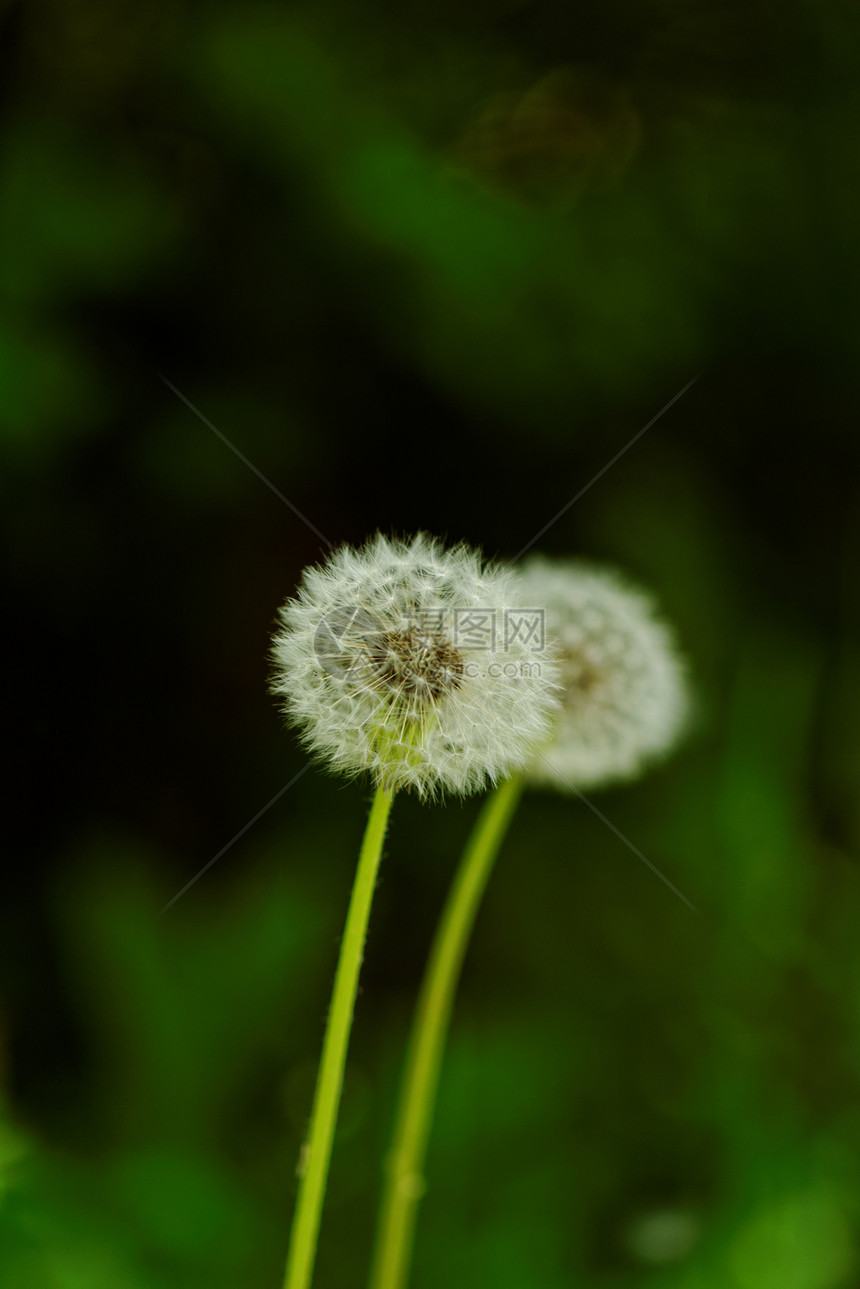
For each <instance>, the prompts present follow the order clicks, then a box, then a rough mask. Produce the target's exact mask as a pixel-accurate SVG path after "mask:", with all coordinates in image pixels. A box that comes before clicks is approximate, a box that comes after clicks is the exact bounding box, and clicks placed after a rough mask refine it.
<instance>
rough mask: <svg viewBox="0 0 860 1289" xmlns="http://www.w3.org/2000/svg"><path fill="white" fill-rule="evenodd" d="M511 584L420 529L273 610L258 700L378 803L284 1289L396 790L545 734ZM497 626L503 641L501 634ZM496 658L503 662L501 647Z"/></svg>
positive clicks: (470, 779) (493, 772) (341, 965)
mask: <svg viewBox="0 0 860 1289" xmlns="http://www.w3.org/2000/svg"><path fill="white" fill-rule="evenodd" d="M516 603H517V599H516V583H515V579H514V578H513V575H512V574H510V573H508V572H505V571H503V570H502V569H500V568H490V569H487V568H484V567H483V566H482V564H481V559H480V556H479V555H478V553H477V552H475V551H473V550H470V549H468V548H467V547H465V546H458V547H456V548H454V549H453V550H448V551H446V550H444V549H443V548H442V547H441V546H440V545H439V543H438V542H436V541H434V540H433V539H432V538H429V537H427V536H425V535H423V534H418V536H416V537H414V538H413V539H412V540H411V541H395V540H388V539H386V538H385V537H382V536H377V537H375V538H374V539H373V540H372V541H370V542H369V543H368V544H367V545H366V546H364V547H363V548H362V549H360V550H356V549H353V548H352V547H348V546H344V547H342V548H341V549H340V550H338V551H336V552H335V553H334V555H333V556H332V557H331V559H330V560H329V561H328V563H326V564H324V565H323V566H322V567H319V568H312V569H308V570H307V571H306V572H305V575H304V577H303V580H302V585H301V587H300V590H299V594H298V596H297V597H296V598H295V599H292V600H289V601H288V602H287V603H286V604H285V605H284V606H283V608H282V609H281V611H280V623H279V628H278V631H277V633H276V635H275V637H274V641H273V647H272V659H273V663H274V672H273V678H272V683H271V688H272V691H273V693H274V694H275V695H277V697H278V698H279V699H280V700H281V702H282V705H283V709H284V711H285V713H286V715H287V717H288V719H290V720H291V721H292V722H293V723H294V724H295V725H297V726H298V728H299V730H300V732H301V735H302V738H303V740H304V742H305V744H306V745H307V747H308V748H309V749H310V750H311V751H312V752H313V753H315V754H316V755H317V756H318V757H320V758H321V759H323V760H325V761H326V762H327V763H328V764H329V766H330V767H331V768H332V769H334V770H336V771H339V772H341V773H345V774H359V773H362V772H367V773H369V774H370V776H371V778H372V780H373V782H374V783H375V786H376V793H375V796H374V800H373V805H372V807H371V811H370V817H369V820H368V825H367V830H366V832H365V837H364V842H363V843H362V847H361V853H360V856H359V862H358V868H357V871H356V877H355V883H354V886H353V892H352V897H351V899H350V905H349V911H348V913H347V920H346V927H345V930H344V937H343V942H342V945H341V951H340V958H339V961H338V967H337V973H336V976H335V983H334V990H333V993H332V1002H331V1007H330V1009H329V1017H328V1023H327V1026H326V1032H325V1038H324V1041H323V1052H322V1058H321V1061H320V1070H319V1075H318V1079H317V1085H316V1091H315V1093H314V1103H313V1107H312V1110H311V1121H310V1127H309V1131H308V1139H307V1144H306V1147H305V1151H304V1155H303V1167H302V1173H301V1180H300V1183H299V1193H298V1198H297V1201H296V1209H295V1214H294V1217H293V1228H292V1234H291V1238H290V1249H289V1254H288V1259H287V1270H286V1278H285V1281H284V1284H285V1289H307V1286H308V1285H309V1284H310V1279H311V1275H312V1272H313V1263H314V1258H315V1254H316V1244H317V1236H318V1231H319V1223H320V1216H321V1212H322V1201H323V1196H324V1193H325V1186H326V1180H327V1177H328V1168H329V1160H330V1157H331V1148H332V1141H333V1137H334V1127H335V1121H336V1118H337V1110H338V1105H339V1102H340V1093H341V1087H342V1084H343V1072H344V1067H345V1063H346V1052H347V1046H348V1043H349V1032H350V1029H351V1026H352V1015H353V1010H354V1007H355V997H356V991H357V988H358V976H359V970H360V966H361V958H362V954H363V949H364V941H365V938H366V934H367V924H368V920H369V917H370V906H371V900H372V896H373V889H374V885H375V883H376V875H377V872H378V868H379V861H380V857H381V854H382V844H383V840H384V836H385V830H386V827H387V822H388V816H389V812H390V809H391V803H392V799H393V796H394V793H395V791H397V790H398V789H401V788H405V789H407V790H408V789H414V790H415V791H416V792H417V794H418V795H419V796H420V797H421V798H422V799H424V798H431V797H433V796H435V795H437V794H438V793H441V792H444V791H448V792H455V793H461V794H463V793H468V792H475V791H477V790H478V789H479V788H481V787H483V786H484V785H485V784H487V783H495V782H497V781H498V780H500V779H504V778H506V777H507V776H509V775H511V774H512V773H514V772H515V771H516V770H518V769H521V768H523V767H524V766H525V765H526V764H527V763H528V762H529V760H530V758H531V756H532V755H533V752H534V748H535V746H537V745H538V744H540V743H541V742H545V741H546V739H547V738H548V737H549V735H550V732H551V728H552V724H551V719H550V714H551V711H552V709H553V706H554V704H555V699H554V693H553V691H554V688H555V686H556V674H557V669H556V666H555V664H554V662H553V661H552V659H551V657H550V656H549V655H547V656H546V657H545V658H543V659H541V660H537V659H536V658H535V657H534V651H533V650H532V649H531V648H530V647H529V645H528V644H527V642H526V640H525V639H524V638H522V637H520V636H518V635H512V636H510V637H509V636H508V635H507V634H506V632H505V629H504V624H505V622H506V618H505V614H506V611H507V610H509V609H511V608H513V607H514V606H515V605H516ZM500 622H501V624H502V627H501V630H502V636H501V639H500V636H499V627H500ZM500 650H501V653H500Z"/></svg>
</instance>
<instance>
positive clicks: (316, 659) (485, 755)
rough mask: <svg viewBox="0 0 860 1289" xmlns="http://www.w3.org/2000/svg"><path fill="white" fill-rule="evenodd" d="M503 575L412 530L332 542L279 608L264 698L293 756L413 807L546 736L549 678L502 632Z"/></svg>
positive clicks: (472, 788)
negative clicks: (297, 737)
mask: <svg viewBox="0 0 860 1289" xmlns="http://www.w3.org/2000/svg"><path fill="white" fill-rule="evenodd" d="M517 602H518V601H517V582H516V579H515V577H514V575H513V574H512V573H511V572H510V571H507V570H503V569H501V568H489V569H487V568H483V567H482V564H481V559H480V556H479V554H478V553H477V552H476V551H473V550H470V549H469V548H468V547H466V546H457V547H455V548H454V549H451V550H444V549H443V548H442V547H441V546H440V545H439V544H438V543H437V542H436V541H434V540H433V539H432V538H429V537H427V536H425V535H423V534H419V535H418V536H416V537H414V538H413V539H412V540H411V541H408V542H405V541H393V540H388V539H387V538H385V537H382V536H378V537H376V538H374V539H373V540H372V541H370V542H369V543H368V544H367V545H366V546H365V547H363V548H362V549H361V550H355V549H354V548H352V547H349V546H344V547H342V548H341V549H340V550H338V551H337V552H336V553H335V554H334V555H333V556H332V558H331V559H330V560H329V561H328V563H327V564H325V565H323V566H322V567H320V568H312V569H308V570H307V571H306V572H305V575H304V578H303V582H302V586H301V588H300V591H299V594H298V597H297V598H296V599H293V600H290V601H288V602H287V604H285V605H284V607H283V608H282V609H281V613H280V622H281V627H280V630H279V631H278V633H277V634H276V636H275V639H274V646H273V659H274V664H275V674H274V679H273V682H272V690H273V692H274V693H275V694H277V695H278V696H279V697H281V698H282V699H283V706H284V711H285V713H286V715H287V717H288V719H289V720H291V721H292V722H293V723H294V724H295V725H297V726H298V727H299V729H300V731H301V735H302V738H303V740H304V742H305V744H306V745H307V747H308V748H309V749H310V750H311V751H312V752H314V753H315V754H316V755H317V756H319V757H320V758H322V759H324V760H326V761H327V762H328V764H329V765H330V766H331V768H332V769H334V770H336V771H339V772H341V773H344V774H357V773H361V772H362V771H366V772H369V773H370V775H371V777H372V778H373V779H374V781H375V782H376V783H379V784H383V785H385V786H386V787H388V788H391V789H400V788H406V789H414V790H415V791H416V792H417V793H418V795H419V796H420V797H421V798H429V797H434V796H436V795H437V794H439V793H441V792H444V791H449V792H453V793H457V794H467V793H471V792H476V791H478V790H479V789H481V788H483V787H484V786H486V784H487V783H496V782H498V781H499V780H500V779H504V778H506V777H507V776H508V775H510V774H512V773H513V772H514V771H515V770H517V769H521V768H522V767H523V766H525V765H526V764H527V762H528V761H529V759H530V757H531V755H532V753H533V750H534V748H535V746H536V745H537V744H539V743H540V742H541V741H545V739H546V738H547V737H548V735H549V732H550V729H551V712H552V709H553V706H554V699H553V685H554V683H555V680H556V676H557V670H556V667H555V664H554V662H553V661H552V659H551V658H550V657H549V656H541V657H538V656H537V655H536V653H535V651H534V648H533V647H531V646H530V645H529V643H528V642H527V641H526V640H525V639H524V638H521V637H519V636H514V637H513V638H509V637H508V636H507V635H506V634H505V624H506V621H507V619H506V616H505V615H506V613H507V612H508V611H509V610H510V609H512V608H513V607H514V606H515V605H516V603H517Z"/></svg>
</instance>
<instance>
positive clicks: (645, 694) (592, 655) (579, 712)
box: [521, 557, 688, 791]
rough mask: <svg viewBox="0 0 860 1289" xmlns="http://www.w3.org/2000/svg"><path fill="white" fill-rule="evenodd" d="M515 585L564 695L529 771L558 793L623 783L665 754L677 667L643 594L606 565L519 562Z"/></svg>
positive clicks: (676, 720) (684, 707) (676, 709)
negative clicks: (544, 634) (548, 649)
mask: <svg viewBox="0 0 860 1289" xmlns="http://www.w3.org/2000/svg"><path fill="white" fill-rule="evenodd" d="M521 579H522V588H523V592H524V593H525V595H526V596H527V597H528V598H529V600H530V601H533V602H535V603H540V604H543V605H544V606H545V609H546V623H547V630H548V632H549V633H551V634H553V635H554V636H555V639H556V643H557V646H558V649H559V660H560V665H561V677H562V685H563V693H562V700H561V710H560V712H559V713H558V716H557V718H556V723H555V730H554V735H553V738H552V740H551V741H550V742H549V743H548V744H547V746H545V747H543V748H541V749H540V755H539V756H537V757H536V758H535V760H534V761H533V762H532V764H531V766H530V767H529V771H528V777H529V780H530V781H531V782H532V783H533V784H536V785H541V786H548V787H555V788H558V789H559V790H561V791H564V790H565V786H566V784H570V785H571V786H572V787H585V786H592V787H593V786H595V785H599V784H603V783H611V782H615V781H619V780H623V779H630V778H633V777H634V776H636V775H637V774H639V773H640V772H641V770H642V769H643V768H644V767H645V766H646V765H647V764H648V763H649V762H651V761H653V760H655V759H657V758H659V757H660V756H662V755H665V754H666V753H668V752H669V751H670V750H671V748H672V747H673V746H674V745H675V743H676V742H677V740H678V738H679V736H680V735H681V733H682V731H683V728H684V725H685V722H686V718H687V713H688V686H687V680H686V673H685V669H684V666H683V663H682V660H681V657H680V655H679V653H678V650H677V647H676V644H675V640H674V636H673V633H672V632H671V631H670V630H669V628H668V627H667V626H666V625H665V624H664V623H663V622H661V621H660V620H659V618H658V617H657V615H656V613H655V608H654V603H653V601H652V599H651V597H650V596H648V595H647V594H645V593H644V592H643V591H640V590H638V589H637V588H635V587H633V586H631V585H629V584H628V583H627V582H626V580H625V579H623V578H622V577H621V576H620V575H619V574H618V573H616V572H615V570H613V569H609V568H605V567H601V566H599V565H592V564H589V563H585V562H580V561H551V560H547V559H544V558H542V557H534V558H532V559H530V560H527V561H526V562H525V563H524V564H523V566H522V570H521Z"/></svg>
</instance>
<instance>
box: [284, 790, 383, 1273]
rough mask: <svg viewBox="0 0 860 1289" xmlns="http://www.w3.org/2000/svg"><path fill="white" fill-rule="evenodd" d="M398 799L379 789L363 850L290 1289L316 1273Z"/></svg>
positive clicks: (302, 1186)
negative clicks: (388, 831) (362, 983)
mask: <svg viewBox="0 0 860 1289" xmlns="http://www.w3.org/2000/svg"><path fill="white" fill-rule="evenodd" d="M393 797H394V794H393V793H392V792H391V791H389V790H387V789H385V788H377V790H376V796H375V797H374V798H373V805H372V806H371V809H370V817H369V819H368V821H367V828H366V830H365V834H364V841H363V842H362V846H361V854H360V855H359V859H358V868H357V870H356V874H355V882H354V884H353V888H352V897H351V899H350V903H349V912H348V913H347V917H346V927H345V929H344V933H343V942H342V944H341V946H340V958H339V960H338V964H337V972H336V974H335V978H334V989H333V991H332V997H331V1007H330V1009H329V1015H328V1024H327V1025H326V1031H325V1038H324V1040H323V1051H322V1058H321V1060H320V1068H319V1074H318V1075H317V1085H316V1091H315V1093H314V1104H313V1109H312V1110H311V1122H310V1128H309V1130H308V1137H307V1141H306V1143H305V1147H304V1150H303V1155H302V1165H300V1167H301V1180H300V1182H299V1193H298V1198H297V1200H296V1209H295V1213H294V1215H293V1227H292V1232H291V1236H290V1251H289V1254H288V1257H287V1270H286V1276H285V1278H284V1289H308V1286H309V1285H310V1282H311V1275H312V1274H313V1266H314V1257H315V1255H316V1248H317V1236H318V1234H319V1225H320V1215H321V1212H322V1203H323V1196H324V1194H325V1186H326V1180H327V1178H328V1168H329V1160H330V1159H331V1148H332V1141H333V1139H334V1128H335V1121H336V1119H337V1111H338V1105H339V1104H340V1093H341V1087H342V1086H343V1071H344V1066H345V1064H346V1049H347V1045H348V1043H349V1031H350V1028H351V1026H352V1013H353V1010H354V1007H355V995H356V991H357V989H358V973H359V971H360V969H361V959H362V955H363V952H364V941H365V937H366V935H367V923H368V919H369V917H370V905H371V901H372V899H373V890H374V887H375V885H376V874H377V872H378V869H379V860H380V857H381V855H382V842H383V838H384V837H385V826H386V824H387V822H388V814H389V811H390V810H391V802H392V800H393Z"/></svg>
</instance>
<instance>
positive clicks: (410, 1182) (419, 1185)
mask: <svg viewBox="0 0 860 1289" xmlns="http://www.w3.org/2000/svg"><path fill="white" fill-rule="evenodd" d="M522 788H523V783H522V779H521V778H520V777H519V776H515V777H514V778H511V779H507V780H506V781H505V782H504V783H502V784H501V785H500V786H499V787H498V788H497V789H496V790H495V792H494V793H493V794H492V796H491V797H490V798H489V800H488V801H487V802H486V803H485V805H484V808H483V810H482V811H481V813H480V815H479V816H478V821H477V823H476V825H475V829H474V832H473V833H472V836H471V838H470V840H469V843H468V845H467V847H466V850H465V852H464V854H463V858H462V860H461V861H460V867H459V869H458V871H457V874H456V876H455V878H454V883H453V886H452V887H451V891H450V893H449V895H448V901H447V903H446V905H445V909H444V911H443V913H442V918H441V921H440V923H439V927H438V929H437V931H436V938H435V940H434V942H433V948H432V949H431V951H430V959H429V961H428V964H427V969H426V971H425V973H424V980H423V983H422V985H421V993H420V996H419V999H418V1006H417V1010H416V1014H415V1021H414V1023H413V1026H412V1034H411V1037H410V1040H409V1053H408V1055H407V1058H406V1072H405V1074H404V1077H403V1086H402V1088H401V1091H400V1103H399V1106H398V1111H397V1119H396V1122H395V1128H394V1141H393V1145H392V1149H391V1153H390V1155H389V1157H388V1161H387V1166H386V1171H387V1177H386V1184H385V1190H384V1193H383V1197H382V1207H381V1209H380V1214H379V1224H378V1226H377V1234H376V1250H375V1253H374V1258H373V1266H372V1269H371V1273H370V1289H404V1286H405V1284H406V1277H407V1274H408V1270H409V1261H410V1256H411V1252H412V1241H413V1235H414V1231H415V1219H416V1216H417V1209H418V1201H419V1200H420V1198H421V1196H422V1194H423V1192H424V1177H423V1170H424V1160H425V1156H426V1152H427V1140H428V1137H429V1135H430V1125H431V1122H432V1119H433V1110H434V1107H435V1102H436V1089H437V1086H438V1083H439V1072H440V1068H441V1064H442V1052H443V1049H444V1046H445V1037H446V1034H447V1032H448V1022H449V1020H450V1017H451V1009H452V1007H453V1003H454V995H455V993H456V991H457V982H458V980H459V978H460V968H461V966H462V963H463V957H464V955H465V952H466V947H467V945H468V943H469V936H470V935H471V931H472V927H473V925H474V922H475V916H476V914H477V912H478V906H479V904H480V902H481V896H482V895H483V893H484V889H485V887H486V885H487V880H488V878H489V876H490V873H491V871H492V867H493V863H494V861H495V858H496V855H497V854H498V851H499V847H500V846H501V844H502V840H503V838H504V836H505V832H506V831H507V827H508V824H509V823H510V820H511V817H512V815H513V813H514V810H515V809H516V806H517V802H518V801H519V798H520V794H521V792H522Z"/></svg>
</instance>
